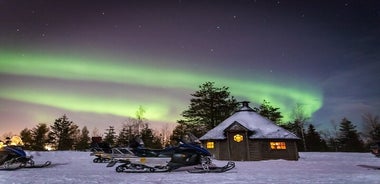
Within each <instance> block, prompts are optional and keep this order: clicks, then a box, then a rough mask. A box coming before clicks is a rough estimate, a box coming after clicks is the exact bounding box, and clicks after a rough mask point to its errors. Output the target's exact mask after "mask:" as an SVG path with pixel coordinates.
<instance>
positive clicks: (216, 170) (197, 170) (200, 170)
mask: <svg viewBox="0 0 380 184" xmlns="http://www.w3.org/2000/svg"><path fill="white" fill-rule="evenodd" d="M233 168H235V162H228V163H227V165H225V166H223V167H216V166H212V167H208V169H207V168H203V167H195V168H194V169H193V170H188V171H187V172H189V173H222V172H226V171H229V170H231V169H233Z"/></svg>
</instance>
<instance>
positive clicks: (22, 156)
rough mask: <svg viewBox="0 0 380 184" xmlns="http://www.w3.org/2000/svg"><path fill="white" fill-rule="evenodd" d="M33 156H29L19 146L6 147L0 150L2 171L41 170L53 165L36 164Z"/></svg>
mask: <svg viewBox="0 0 380 184" xmlns="http://www.w3.org/2000/svg"><path fill="white" fill-rule="evenodd" d="M32 158H33V157H32V156H27V155H26V153H25V151H24V150H23V149H22V148H21V147H18V146H5V147H3V148H1V149H0V170H15V169H20V168H41V167H46V166H48V165H50V164H51V162H50V161H47V162H45V163H44V164H35V163H34V161H33V159H32Z"/></svg>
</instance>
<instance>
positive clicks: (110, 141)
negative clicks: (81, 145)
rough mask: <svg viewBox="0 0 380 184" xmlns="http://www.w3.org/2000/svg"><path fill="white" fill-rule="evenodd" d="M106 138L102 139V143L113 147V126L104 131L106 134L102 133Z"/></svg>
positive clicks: (114, 135)
mask: <svg viewBox="0 0 380 184" xmlns="http://www.w3.org/2000/svg"><path fill="white" fill-rule="evenodd" d="M104 134H105V135H106V136H105V138H104V142H105V143H107V144H108V145H110V146H111V147H112V146H115V140H116V132H115V128H114V127H113V126H109V127H108V129H106V132H105V133H104Z"/></svg>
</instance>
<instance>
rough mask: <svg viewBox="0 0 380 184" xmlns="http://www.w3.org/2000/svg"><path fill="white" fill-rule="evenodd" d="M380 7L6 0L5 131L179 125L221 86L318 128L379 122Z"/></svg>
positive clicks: (1, 2) (2, 1)
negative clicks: (211, 85) (63, 121)
mask: <svg viewBox="0 0 380 184" xmlns="http://www.w3.org/2000/svg"><path fill="white" fill-rule="evenodd" d="M379 70H380V2H379V1H376V0H373V1H359V0H358V1H353V0H351V1H350V0H346V1H341V0H337V1H327V0H326V1H307V2H306V1H305V2H303V1H284V0H277V1H271V0H231V1H224V0H219V1H218V0H176V1H174V0H165V1H148V0H125V1H100V0H91V1H90V0H76V1H71V0H69V1H48V0H32V1H30V0H0V124H1V128H0V135H2V134H5V133H9V132H13V133H19V131H20V130H22V129H23V128H33V127H35V125H37V124H38V123H47V124H51V123H53V122H54V120H55V119H57V118H59V117H60V116H62V115H63V114H66V115H67V116H68V117H69V119H70V120H72V121H74V122H75V123H76V124H77V125H79V126H80V127H83V126H87V127H88V128H89V130H90V132H91V130H92V129H94V128H97V129H99V130H100V132H103V130H104V129H106V128H107V127H108V126H110V125H113V126H115V127H116V128H119V127H121V124H122V123H123V122H125V121H126V120H127V119H128V117H136V111H137V110H138V109H139V107H142V108H143V109H144V110H145V114H144V117H145V118H146V119H147V121H148V122H149V123H150V125H151V126H152V127H154V128H156V129H160V127H164V126H165V125H169V126H174V125H175V122H176V121H177V120H179V119H181V116H180V114H181V112H182V111H184V110H186V109H187V107H188V105H189V104H190V98H191V96H190V94H192V93H194V92H195V91H196V90H198V89H199V85H201V84H203V83H205V82H207V81H211V82H215V86H216V87H222V86H226V87H229V91H230V92H231V95H232V96H234V97H235V98H236V99H237V100H238V101H243V100H248V101H250V102H251V106H258V105H260V104H261V103H262V102H263V100H267V101H269V102H270V104H271V105H273V106H275V107H279V108H280V111H281V112H282V113H283V115H284V121H288V120H291V112H292V111H293V110H294V108H295V107H296V105H297V104H300V105H302V107H303V110H304V112H305V114H306V115H307V116H309V117H310V120H309V122H310V123H312V124H314V125H315V126H316V127H317V129H329V128H331V122H332V121H335V122H339V121H340V120H341V119H342V118H343V117H347V118H348V119H349V120H351V121H352V122H353V123H355V124H357V125H358V126H359V127H360V126H361V125H360V124H361V122H362V120H361V115H362V114H363V113H372V114H373V115H379V109H380V85H379V84H378V83H379V82H378V81H379V79H380V77H379V76H380V74H379Z"/></svg>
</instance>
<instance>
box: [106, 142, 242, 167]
mask: <svg viewBox="0 0 380 184" xmlns="http://www.w3.org/2000/svg"><path fill="white" fill-rule="evenodd" d="M179 143H180V144H179V145H178V146H177V147H171V148H167V149H164V150H150V149H146V148H144V149H145V150H144V151H145V152H149V153H150V155H149V156H141V155H140V156H137V154H135V156H134V157H129V158H124V159H113V160H112V161H111V162H110V163H109V164H108V165H107V167H113V166H114V165H115V164H116V163H119V162H120V163H122V164H121V165H118V166H117V167H116V172H126V173H147V172H170V171H174V170H178V169H179V168H188V167H191V169H188V170H187V171H188V172H190V173H208V172H213V173H219V172H226V171H228V170H231V169H233V168H234V167H235V163H234V162H228V163H227V165H225V166H223V167H218V166H215V165H214V164H213V163H212V161H211V153H210V152H209V151H207V150H206V149H205V148H203V147H202V146H201V145H200V142H199V141H198V142H196V141H194V142H189V141H184V140H180V141H179ZM139 149H141V148H135V150H134V152H135V153H136V152H139V151H140V152H141V150H139Z"/></svg>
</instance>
